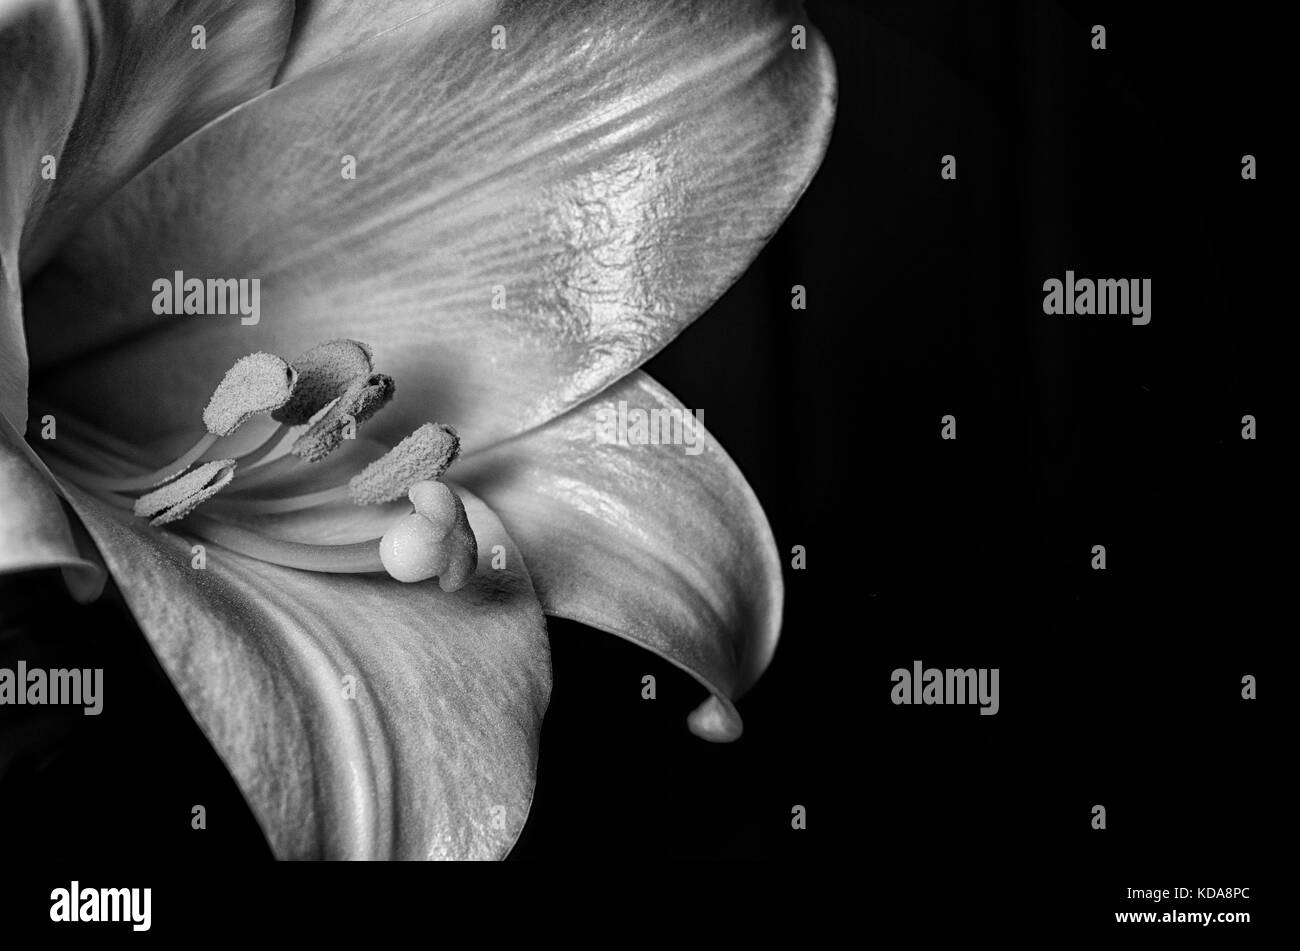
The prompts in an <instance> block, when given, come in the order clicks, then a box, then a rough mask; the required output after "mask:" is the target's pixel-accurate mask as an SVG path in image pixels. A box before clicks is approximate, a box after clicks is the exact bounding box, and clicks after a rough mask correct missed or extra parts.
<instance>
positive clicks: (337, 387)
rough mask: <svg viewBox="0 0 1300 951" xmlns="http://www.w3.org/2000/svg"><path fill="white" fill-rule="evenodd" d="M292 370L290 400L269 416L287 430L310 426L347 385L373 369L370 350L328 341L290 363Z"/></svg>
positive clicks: (353, 342)
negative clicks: (293, 380) (295, 374)
mask: <svg viewBox="0 0 1300 951" xmlns="http://www.w3.org/2000/svg"><path fill="white" fill-rule="evenodd" d="M293 368H294V369H295V370H297V371H298V385H297V386H295V387H294V389H293V396H291V397H289V402H287V403H285V404H284V405H283V406H281V407H280V408H279V409H277V410H275V411H274V412H273V413H271V418H272V419H273V420H275V421H276V422H277V423H284V424H285V425H287V426H302V425H303V424H305V423H309V422H311V418H312V417H313V416H315V415H316V414H317V413H319V412H320V411H321V410H322V409H324V408H325V407H326V406H327V405H329V402H330V400H333V399H334V398H335V397H338V396H341V395H342V394H343V392H344V391H345V390H346V389H347V388H348V384H349V383H351V382H352V381H353V380H355V379H356V378H357V377H359V376H369V375H370V372H371V371H372V370H373V369H374V367H373V365H372V364H371V362H370V348H369V347H367V346H366V345H365V344H364V343H361V342H359V341H356V340H331V341H329V342H328V343H322V344H320V345H318V346H315V347H312V348H311V349H310V350H308V351H307V352H306V353H304V354H302V355H301V356H299V357H298V358H296V359H295V360H294V361H293Z"/></svg>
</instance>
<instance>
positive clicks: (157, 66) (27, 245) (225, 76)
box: [0, 0, 293, 432]
mask: <svg viewBox="0 0 1300 951" xmlns="http://www.w3.org/2000/svg"><path fill="white" fill-rule="evenodd" d="M292 13H293V3H292V2H290V0H259V2H257V3H241V4H231V3H228V2H225V0H184V2H176V0H130V2H120V0H3V2H0V128H3V129H4V137H3V139H2V140H0V361H2V362H0V412H3V413H4V414H5V415H6V416H8V417H9V418H10V421H11V422H12V423H13V425H14V427H15V428H16V429H18V430H19V431H20V432H21V431H22V430H23V429H24V426H25V421H26V412H27V411H26V395H25V388H26V385H27V368H26V363H25V360H24V359H23V358H24V354H25V346H24V340H23V328H22V312H21V308H20V307H19V306H17V294H16V291H15V288H16V286H17V283H18V282H17V275H18V274H19V273H21V274H22V277H23V278H24V279H26V278H28V277H30V276H31V275H32V274H33V273H34V272H35V270H36V269H37V268H38V267H39V266H40V265H41V264H43V263H44V262H45V261H46V260H47V259H48V258H49V256H50V255H51V254H52V253H53V251H54V250H55V248H56V247H57V245H58V244H59V242H60V241H61V240H62V239H63V238H64V237H65V236H66V235H67V233H68V232H69V230H71V229H72V228H74V227H75V226H77V225H78V224H80V222H81V221H82V220H83V219H84V218H85V216H86V215H87V214H89V213H90V212H91V211H93V210H94V209H95V208H96V207H97V206H98V205H99V203H100V202H101V201H103V199H104V198H106V197H107V196H108V195H109V194H111V193H112V191H113V190H114V189H116V188H118V187H119V186H120V185H122V183H123V182H125V181H127V180H128V179H129V178H130V177H131V176H132V175H134V174H135V173H137V172H138V171H139V170H140V169H142V168H144V166H145V165H147V164H148V163H149V162H150V161H152V160H153V159H154V158H156V157H157V156H159V155H161V154H162V153H163V152H164V151H166V150H167V149H168V148H170V147H171V146H172V145H175V144H176V143H177V142H179V141H180V140H181V139H182V138H183V137H184V136H186V135H188V134H189V133H190V132H193V131H194V130H195V129H197V128H199V127H200V126H201V125H203V124H204V123H206V122H208V121H209V120H211V119H214V118H216V117H217V116H218V115H220V114H221V113H223V112H225V111H226V110H227V109H230V108H231V107H232V106H235V105H238V104H239V103H241V102H243V101H245V100H246V99H249V98H250V97H252V96H254V95H256V94H257V93H259V92H261V91H263V90H265V89H266V88H268V87H269V86H270V83H271V80H272V78H273V77H274V75H275V70H276V68H277V66H278V65H279V63H280V60H281V57H282V55H283V52H284V47H285V43H286V42H287V41H288V37H289V27H290V24H291V19H292ZM196 27H197V28H202V30H203V31H204V32H203V47H204V48H202V49H196V48H195V47H196V44H197V40H196V37H195V33H194V31H195V28H196Z"/></svg>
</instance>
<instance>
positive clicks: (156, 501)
mask: <svg viewBox="0 0 1300 951" xmlns="http://www.w3.org/2000/svg"><path fill="white" fill-rule="evenodd" d="M234 476H235V460H234V459H218V460H214V461H212V462H205V463H203V464H202V465H200V466H195V467H194V468H193V469H192V470H190V471H189V472H187V473H185V475H183V476H181V477H180V478H179V479H176V480H175V481H174V482H169V483H167V484H166V485H164V486H163V487H162V488H160V489H154V490H153V491H152V492H146V493H145V494H144V495H142V496H140V497H139V498H138V499H136V500H135V506H134V512H135V514H136V515H137V516H139V517H140V518H147V519H149V524H150V525H166V524H167V523H168V522H175V521H179V520H180V519H182V518H184V517H185V516H186V515H189V514H190V513H191V512H193V511H194V510H195V509H196V508H198V506H199V505H200V504H201V503H203V502H206V501H207V500H208V499H210V498H212V496H214V495H216V494H217V493H218V492H220V491H221V490H222V489H224V488H225V487H226V486H227V485H228V484H229V483H230V480H231V479H232V478H234Z"/></svg>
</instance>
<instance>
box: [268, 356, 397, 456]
mask: <svg viewBox="0 0 1300 951" xmlns="http://www.w3.org/2000/svg"><path fill="white" fill-rule="evenodd" d="M396 388H397V384H396V382H395V381H394V380H393V378H392V377H391V376H386V375H384V374H383V373H366V374H364V375H362V376H358V377H355V378H354V379H353V380H352V381H351V382H350V383H349V384H348V385H347V387H346V388H345V389H344V391H343V393H342V394H341V395H340V396H339V398H338V400H337V401H336V402H335V403H334V405H333V406H331V407H330V409H329V412H328V413H326V414H325V415H324V416H322V417H321V418H320V419H318V420H316V422H314V423H313V424H312V425H311V428H310V429H308V430H307V431H306V432H305V433H303V434H302V435H301V436H299V437H298V438H297V439H296V440H294V444H293V446H292V447H291V448H290V452H292V453H293V454H294V455H295V456H297V457H299V458H300V459H305V460H306V461H307V462H320V461H321V460H322V459H324V458H325V457H326V456H328V455H329V454H330V453H331V452H333V451H334V450H335V449H336V448H338V445H339V443H341V442H343V440H344V439H346V438H347V436H348V429H349V427H355V426H357V425H359V424H360V423H363V422H365V421H366V420H367V419H369V418H370V417H371V416H374V415H375V413H377V412H379V410H381V409H382V408H383V407H384V406H385V405H387V404H388V401H389V400H391V399H392V398H393V392H394V391H395V390H396Z"/></svg>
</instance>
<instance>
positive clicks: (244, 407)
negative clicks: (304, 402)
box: [203, 353, 298, 436]
mask: <svg viewBox="0 0 1300 951" xmlns="http://www.w3.org/2000/svg"><path fill="white" fill-rule="evenodd" d="M297 380H298V374H297V373H296V372H295V371H294V369H293V367H291V366H289V364H287V363H285V362H284V361H283V360H281V359H280V358H279V357H277V356H276V355H275V354H272V353H250V354H249V355H248V356H246V357H240V358H239V359H238V360H236V361H235V365H234V366H233V367H231V368H230V369H229V370H227V371H226V375H225V376H224V377H222V379H221V382H220V383H218V384H217V388H216V390H214V391H213V393H212V399H210V400H208V405H207V407H206V408H205V409H204V410H203V425H205V426H207V427H208V432H209V433H216V434H217V435H218V436H229V435H230V434H231V433H233V432H234V431H235V430H236V429H238V428H239V427H240V425H241V424H242V423H243V422H244V421H245V420H246V419H248V418H249V417H250V416H255V415H257V414H258V413H269V412H270V411H271V410H275V409H279V408H280V407H281V406H283V405H284V404H285V403H287V402H288V401H289V398H290V396H292V395H293V389H294V385H295V383H296V382H297Z"/></svg>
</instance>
